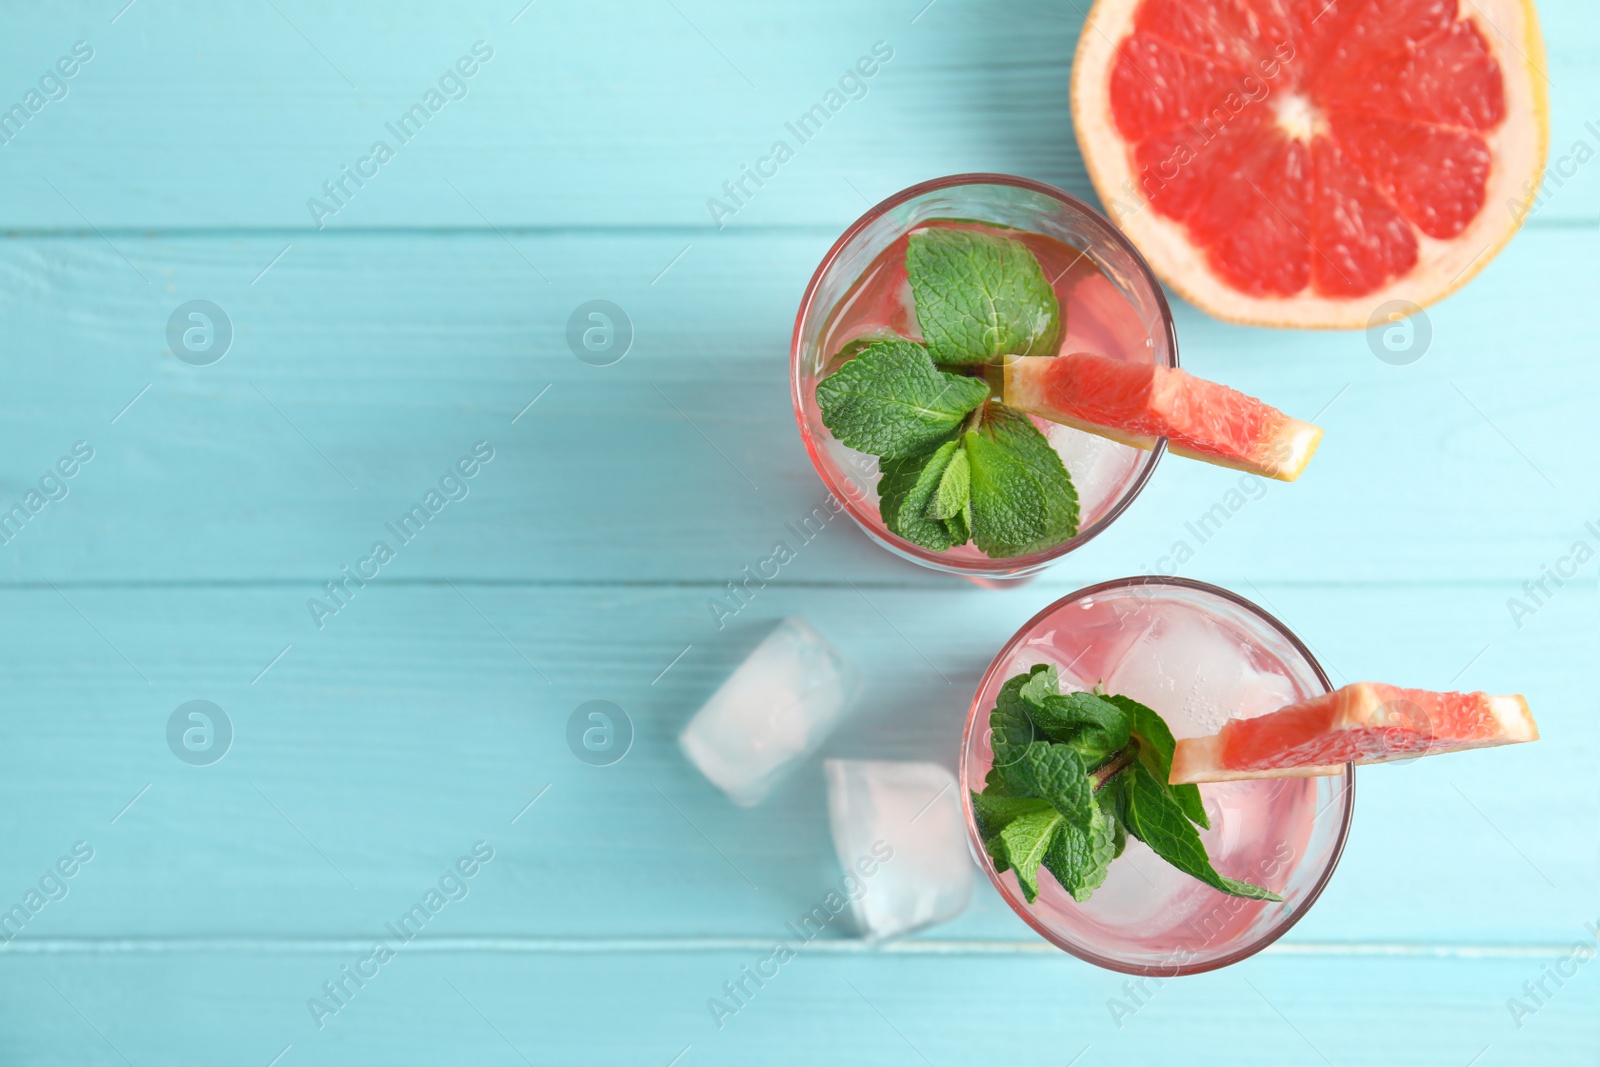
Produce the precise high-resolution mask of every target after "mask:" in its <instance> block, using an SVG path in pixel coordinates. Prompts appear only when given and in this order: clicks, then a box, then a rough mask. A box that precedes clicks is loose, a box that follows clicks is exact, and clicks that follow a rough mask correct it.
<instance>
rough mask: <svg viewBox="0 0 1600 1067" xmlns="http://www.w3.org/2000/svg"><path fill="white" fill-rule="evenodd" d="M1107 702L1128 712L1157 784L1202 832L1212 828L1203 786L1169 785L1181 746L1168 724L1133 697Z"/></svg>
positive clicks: (1141, 755) (1141, 757) (1142, 759)
mask: <svg viewBox="0 0 1600 1067" xmlns="http://www.w3.org/2000/svg"><path fill="white" fill-rule="evenodd" d="M1106 699H1107V700H1109V701H1110V702H1111V703H1113V704H1115V705H1116V706H1117V707H1119V708H1121V709H1122V710H1123V711H1125V712H1127V714H1128V719H1129V722H1130V724H1131V726H1132V731H1133V736H1134V737H1136V738H1137V739H1138V741H1139V761H1140V762H1141V763H1143V764H1144V765H1145V766H1146V767H1148V768H1149V769H1150V773H1151V774H1152V775H1153V776H1154V777H1155V779H1156V781H1158V782H1160V783H1161V784H1162V785H1164V786H1166V787H1167V789H1168V790H1169V791H1170V792H1171V793H1172V797H1173V799H1174V800H1176V801H1177V803H1178V807H1180V808H1182V809H1183V813H1184V815H1185V816H1187V817H1188V819H1189V821H1190V822H1192V823H1194V824H1195V825H1196V826H1198V827H1200V828H1201V829H1202V830H1209V829H1211V820H1210V818H1208V817H1207V815H1206V808H1205V804H1204V803H1203V802H1202V801H1201V800H1200V787H1199V786H1197V785H1168V784H1167V779H1169V778H1171V777H1172V753H1173V751H1174V750H1175V749H1176V748H1177V747H1178V742H1177V741H1175V740H1173V737H1172V731H1171V730H1170V729H1168V727H1167V721H1166V720H1165V719H1163V718H1162V717H1161V716H1160V715H1157V714H1156V713H1155V712H1154V711H1152V710H1150V709H1149V708H1147V707H1145V706H1144V705H1143V704H1141V703H1139V702H1138V701H1137V700H1134V699H1133V698H1132V697H1125V696H1108V697H1106Z"/></svg>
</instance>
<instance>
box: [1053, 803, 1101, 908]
mask: <svg viewBox="0 0 1600 1067" xmlns="http://www.w3.org/2000/svg"><path fill="white" fill-rule="evenodd" d="M1090 810H1091V812H1092V813H1093V814H1092V818H1091V821H1090V823H1089V826H1088V827H1087V828H1079V827H1077V826H1074V825H1072V823H1071V822H1070V821H1067V820H1063V821H1062V823H1061V825H1060V826H1057V827H1056V831H1055V834H1054V836H1052V837H1051V839H1050V845H1049V847H1048V848H1046V849H1045V853H1044V859H1043V861H1042V862H1043V863H1044V866H1045V869H1046V870H1047V871H1049V872H1050V873H1051V874H1053V875H1054V876H1055V879H1056V881H1057V882H1059V883H1061V888H1062V889H1065V890H1066V891H1067V892H1068V893H1071V894H1072V899H1073V900H1076V901H1078V902H1080V903H1081V902H1083V901H1085V900H1088V899H1089V897H1090V896H1092V895H1093V894H1094V891H1095V890H1096V889H1098V888H1100V886H1101V884H1102V883H1103V882H1105V880H1106V873H1107V872H1108V871H1109V870H1110V869H1111V861H1112V860H1114V859H1116V858H1117V856H1118V855H1119V854H1120V850H1119V849H1118V848H1117V831H1118V829H1119V824H1117V822H1116V820H1115V819H1114V818H1110V817H1107V815H1106V813H1105V811H1104V810H1103V809H1102V808H1101V806H1100V805H1098V804H1095V805H1092V806H1091V809H1090Z"/></svg>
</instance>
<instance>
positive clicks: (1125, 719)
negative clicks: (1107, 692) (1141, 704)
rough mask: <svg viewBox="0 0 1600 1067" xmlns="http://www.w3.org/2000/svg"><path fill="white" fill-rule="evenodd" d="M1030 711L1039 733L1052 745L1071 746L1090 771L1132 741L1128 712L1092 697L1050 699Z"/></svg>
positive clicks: (1087, 694)
mask: <svg viewBox="0 0 1600 1067" xmlns="http://www.w3.org/2000/svg"><path fill="white" fill-rule="evenodd" d="M1023 695H1024V696H1026V690H1024V694H1023ZM1029 708H1030V710H1031V711H1032V712H1033V724H1034V726H1035V727H1037V728H1038V730H1039V732H1040V733H1042V734H1043V735H1044V736H1045V737H1048V738H1049V739H1050V740H1052V741H1061V742H1063V743H1065V744H1068V745H1071V746H1072V748H1073V750H1074V751H1075V752H1077V753H1078V755H1079V756H1081V757H1083V762H1084V766H1086V767H1088V768H1089V769H1090V770H1093V769H1094V768H1095V767H1097V766H1099V765H1100V764H1101V763H1103V762H1105V761H1106V760H1108V759H1110V758H1111V756H1112V755H1114V754H1115V753H1117V752H1119V751H1120V750H1121V749H1123V748H1124V747H1126V746H1127V744H1128V742H1129V740H1130V739H1131V734H1130V725H1131V724H1130V721H1129V716H1128V714H1127V712H1125V711H1123V710H1122V709H1121V708H1119V707H1117V705H1115V704H1113V703H1112V702H1111V701H1109V700H1106V699H1105V698H1103V697H1098V696H1096V695H1094V694H1093V693H1067V694H1066V695H1064V696H1063V695H1051V696H1047V697H1045V698H1044V700H1043V701H1042V703H1040V704H1036V705H1035V704H1030V705H1029Z"/></svg>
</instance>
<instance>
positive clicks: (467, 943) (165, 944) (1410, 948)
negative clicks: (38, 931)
mask: <svg viewBox="0 0 1600 1067" xmlns="http://www.w3.org/2000/svg"><path fill="white" fill-rule="evenodd" d="M372 941H373V939H372V938H371V937H365V938H362V937H331V938H314V937H313V938H304V937H281V938H279V937H194V938H160V937H152V938H38V939H28V938H18V939H16V940H14V941H10V942H7V943H5V944H3V945H0V956H6V955H84V956H94V955H128V956H160V955H188V954H192V955H199V954H206V953H255V954H260V955H316V954H342V953H350V952H364V951H366V950H367V949H368V948H370V947H371V945H372ZM772 943H773V939H772V938H760V937H685V938H670V937H654V938H652V937H641V938H546V937H435V938H418V939H417V940H415V941H412V942H409V943H408V944H407V945H406V951H407V952H433V953H473V952H480V953H503V954H509V955H529V956H540V955H571V954H595V955H599V954H619V953H674V952H676V953H700V952H765V951H767V950H769V949H771V947H772ZM1569 947H1570V946H1567V945H1561V944H1555V943H1550V944H1519V945H1455V944H1408V943H1404V942H1389V941H1360V942H1356V941H1352V942H1345V941H1296V942H1288V943H1285V942H1279V943H1277V944H1274V945H1269V946H1267V948H1265V949H1264V950H1263V955H1268V956H1324V957H1342V956H1387V957H1411V958H1418V959H1546V958H1549V957H1552V956H1559V955H1561V954H1562V953H1563V952H1565V951H1567V949H1568V948H1569ZM805 951H806V952H807V953H819V954H824V955H840V956H848V955H885V956H1052V957H1061V958H1066V957H1065V955H1064V954H1063V953H1062V952H1061V951H1060V950H1059V949H1056V948H1055V947H1054V946H1052V945H1050V944H1049V943H1047V942H1045V941H1041V940H1036V939H1030V940H1023V941H1008V940H938V939H933V938H925V939H916V940H909V941H894V942H889V943H887V944H876V943H873V942H870V941H865V940H862V939H859V938H839V939H837V940H830V941H812V942H810V943H808V944H807V945H806V947H805Z"/></svg>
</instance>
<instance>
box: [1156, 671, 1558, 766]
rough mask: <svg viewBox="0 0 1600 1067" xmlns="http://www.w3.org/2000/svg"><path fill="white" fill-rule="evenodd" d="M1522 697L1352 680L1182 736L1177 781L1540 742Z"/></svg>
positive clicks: (1177, 753)
mask: <svg viewBox="0 0 1600 1067" xmlns="http://www.w3.org/2000/svg"><path fill="white" fill-rule="evenodd" d="M1538 738H1539V728H1538V726H1536V725H1535V724H1534V721H1533V715H1532V714H1530V713H1529V711H1528V702H1527V701H1526V700H1524V699H1523V698H1522V697H1520V696H1490V695H1488V694H1487V693H1432V692H1429V691H1428V690H1425V689H1401V688H1399V687H1398V686H1393V685H1383V684H1381V683H1378V682H1356V683H1355V684H1354V685H1347V686H1345V687H1344V688H1343V689H1336V690H1334V691H1333V692H1331V693H1328V694H1326V695H1324V696H1320V697H1314V698H1312V699H1311V700H1306V701H1302V702H1301V703H1299V704H1291V705H1289V706H1288V707H1286V708H1281V709H1279V710H1278V711H1274V712H1271V713H1269V714H1266V715H1260V716H1257V717H1256V718H1253V719H1230V720H1228V722H1226V723H1224V724H1223V727H1222V729H1221V731H1220V732H1218V733H1215V734H1211V735H1210V736H1208V737H1192V738H1186V739H1184V740H1181V741H1179V742H1178V746H1177V750H1176V751H1175V752H1174V753H1173V757H1172V774H1171V776H1170V780H1171V781H1172V783H1173V784H1179V783H1185V782H1226V781H1231V780H1233V779H1236V778H1288V777H1299V776H1306V775H1318V774H1331V773H1334V772H1336V771H1337V770H1339V767H1340V765H1342V764H1345V763H1387V762H1390V761H1392V760H1409V759H1415V758H1416V757H1418V756H1431V755H1434V754H1435V753H1439V752H1459V751H1461V750H1463V749H1469V748H1489V747H1492V746H1495V745H1512V744H1516V743H1517V742H1519V741H1536V740H1538Z"/></svg>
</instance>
